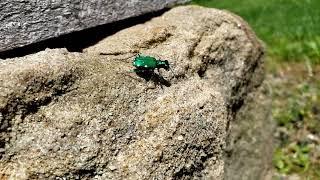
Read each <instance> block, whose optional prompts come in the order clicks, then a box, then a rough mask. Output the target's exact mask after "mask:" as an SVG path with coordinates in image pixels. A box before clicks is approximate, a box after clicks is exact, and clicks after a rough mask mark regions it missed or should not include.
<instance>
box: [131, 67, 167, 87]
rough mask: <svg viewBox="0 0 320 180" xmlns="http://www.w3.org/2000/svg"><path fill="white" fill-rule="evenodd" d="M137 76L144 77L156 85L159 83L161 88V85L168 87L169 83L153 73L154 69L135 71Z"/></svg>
mask: <svg viewBox="0 0 320 180" xmlns="http://www.w3.org/2000/svg"><path fill="white" fill-rule="evenodd" d="M135 73H136V74H137V75H138V76H139V77H141V78H143V79H145V80H146V81H147V82H148V81H152V82H154V83H155V84H156V85H160V86H161V88H162V85H164V86H166V87H170V86H171V83H170V82H169V81H168V80H166V79H164V78H163V77H162V76H161V75H159V74H157V73H155V72H154V71H136V72H135Z"/></svg>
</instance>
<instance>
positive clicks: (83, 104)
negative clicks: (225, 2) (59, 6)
mask: <svg viewBox="0 0 320 180" xmlns="http://www.w3.org/2000/svg"><path fill="white" fill-rule="evenodd" d="M136 53H142V54H146V55H152V56H155V57H158V58H161V59H167V60H169V62H170V64H171V67H172V72H171V71H165V70H163V69H161V70H160V72H159V73H160V75H154V76H153V77H152V78H150V79H149V81H146V80H145V79H143V78H141V77H139V76H137V75H136V74H135V73H130V70H132V65H131V61H132V58H133V56H134V55H135V54H136ZM262 55H263V48H262V46H261V43H260V42H259V41H258V40H257V38H256V36H255V35H254V34H253V32H252V31H251V30H250V28H249V27H248V25H247V24H246V23H245V22H244V21H243V20H241V19H240V18H239V17H237V16H235V15H233V14H230V13H228V12H225V11H219V10H214V9H206V8H201V7H197V6H185V7H177V8H174V9H172V10H170V11H168V12H166V13H165V14H163V15H162V16H160V17H157V18H154V19H152V20H151V21H149V22H147V23H145V24H139V25H136V26H133V27H131V28H128V29H124V30H122V31H120V32H118V33H116V34H114V35H112V36H110V37H107V38H106V39H104V40H102V41H101V42H99V43H97V44H96V45H94V46H92V47H89V48H88V49H86V50H85V52H84V53H69V52H67V51H66V50H64V49H55V50H51V49H47V50H46V51H42V52H39V53H36V54H32V55H28V56H25V57H22V58H15V59H6V60H3V61H0V112H1V114H0V118H1V119H0V120H1V127H0V133H1V138H0V148H1V152H0V153H1V161H0V172H2V174H1V175H0V177H2V178H4V179H6V178H17V179H28V178H29V179H48V178H49V179H54V178H67V179H76V178H81V179H152V178H155V179H199V178H200V179H223V178H224V177H230V176H226V172H228V171H227V170H226V169H229V167H231V166H229V163H230V162H229V161H228V160H226V156H225V151H226V150H228V151H229V152H230V149H227V147H229V148H230V147H231V148H232V147H239V148H241V146H233V145H231V146H229V145H228V144H229V143H228V141H230V140H228V139H231V140H232V139H233V138H228V137H231V136H232V132H230V131H231V130H232V129H234V128H232V125H233V124H234V122H235V120H236V117H237V114H238V112H239V111H241V109H242V107H245V105H246V100H245V99H246V97H247V95H248V94H250V92H256V89H257V88H258V87H259V85H260V84H261V82H262V80H263V69H262V68H263V67H262V64H263V60H262ZM243 102H244V103H243ZM249 107H250V106H249ZM262 109H263V108H262ZM244 114H245V113H244ZM264 116H267V114H266V113H265V114H264V113H261V117H260V118H258V117H257V118H256V119H254V120H253V121H251V122H255V121H258V122H259V123H261V124H264V125H265V126H268V121H264V119H265V118H266V117H264ZM241 117H244V116H241ZM243 121H244V120H243ZM238 124H239V123H238ZM230 127H231V128H230ZM252 127H253V128H255V126H252ZM259 127H260V125H259V126H258V128H259ZM265 131H269V129H268V128H266V129H265ZM236 132H237V133H236V134H239V133H238V132H240V131H238V130H237V131H236ZM265 134H268V133H265ZM255 135H257V134H255ZM257 136H259V134H258V135H257ZM264 138H265V136H262V138H260V144H259V145H258V146H259V147H260V146H262V147H264V146H268V144H266V143H264V140H265V139H264ZM248 143H249V144H250V139H249V141H248ZM251 148H252V149H251V150H252V151H254V150H255V148H256V147H255V146H254V143H253V146H251ZM231 150H232V149H231ZM238 151H241V149H238ZM270 151H271V150H270ZM270 151H268V150H266V152H263V153H264V154H262V152H261V153H257V154H256V155H255V156H256V158H257V161H260V160H261V159H259V158H260V157H262V156H264V155H265V153H271V152H270ZM249 152H250V151H249ZM236 154H237V153H234V155H236ZM231 157H232V158H234V156H231ZM227 158H228V157H227ZM232 158H229V160H230V159H232ZM241 162H242V163H243V164H244V165H243V167H244V168H243V171H251V172H250V174H254V175H255V176H252V177H262V176H263V173H262V171H261V168H263V167H261V168H256V169H254V168H252V166H255V165H256V164H252V163H250V162H251V161H248V163H246V159H245V158H243V159H241ZM231 163H232V162H231ZM266 163H267V162H261V164H266ZM236 166H237V165H235V166H233V167H236ZM230 169H231V170H232V169H234V168H230ZM232 172H235V171H229V172H228V173H232ZM238 176H239V177H241V174H239V175H238Z"/></svg>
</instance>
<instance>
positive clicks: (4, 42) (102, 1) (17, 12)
mask: <svg viewBox="0 0 320 180" xmlns="http://www.w3.org/2000/svg"><path fill="white" fill-rule="evenodd" d="M187 1H188V0H88V1H87V0H66V1H63V0H40V1H39V0H30V1H20V0H1V1H0V10H1V11H0V52H1V51H5V50H9V49H12V48H16V47H22V46H25V45H28V44H31V43H35V42H39V41H42V40H45V39H49V38H52V37H58V36H60V35H63V34H67V33H70V32H74V31H79V30H83V29H87V28H90V27H95V26H97V25H101V24H106V23H110V22H115V21H119V20H122V19H125V18H129V17H134V16H138V15H141V14H145V13H149V12H153V11H159V10H161V9H163V8H165V7H170V6H173V5H175V4H179V3H185V2H187Z"/></svg>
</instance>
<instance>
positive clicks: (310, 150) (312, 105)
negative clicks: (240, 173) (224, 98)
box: [193, 0, 320, 179]
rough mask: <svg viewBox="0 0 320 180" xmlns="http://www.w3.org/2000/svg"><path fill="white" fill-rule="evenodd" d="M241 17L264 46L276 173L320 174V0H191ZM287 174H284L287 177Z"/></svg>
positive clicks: (305, 176) (310, 176)
mask: <svg viewBox="0 0 320 180" xmlns="http://www.w3.org/2000/svg"><path fill="white" fill-rule="evenodd" d="M193 4H198V5H201V6H206V7H212V8H218V9H225V10H228V11H231V12H234V13H236V14H238V15H240V16H241V17H242V18H243V19H245V20H246V21H247V22H248V23H249V24H250V25H251V27H252V28H253V30H254V31H255V32H256V34H257V36H258V37H259V38H260V39H261V40H263V41H264V42H265V44H266V48H267V56H266V58H265V60H266V61H265V64H266V71H267V73H266V79H265V83H267V84H268V85H269V86H270V87H271V89H272V97H273V107H272V108H273V109H272V112H273V119H274V121H276V124H277V130H276V131H275V132H274V136H275V137H276V139H277V147H276V150H275V152H274V154H273V167H274V172H275V173H274V174H275V175H274V178H275V179H282V178H283V177H288V178H297V179H320V0H241V1H239V0H193ZM286 179H287V178H286Z"/></svg>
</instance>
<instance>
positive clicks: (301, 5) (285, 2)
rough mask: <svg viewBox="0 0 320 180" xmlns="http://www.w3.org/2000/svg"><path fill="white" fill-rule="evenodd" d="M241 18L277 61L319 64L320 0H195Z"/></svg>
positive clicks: (197, 2) (196, 2)
mask: <svg viewBox="0 0 320 180" xmlns="http://www.w3.org/2000/svg"><path fill="white" fill-rule="evenodd" d="M193 3H195V4H199V5H202V6H207V7H214V8H218V9H227V10H229V11H232V12H234V13H236V14H238V15H240V16H241V17H243V18H244V19H245V20H246V21H248V22H249V24H250V25H251V26H252V27H253V29H254V31H255V32H256V33H257V35H258V36H259V37H260V38H261V39H262V40H263V41H264V42H266V44H267V46H268V53H269V55H270V56H272V57H273V58H276V59H277V60H278V61H298V62H299V61H300V62H301V61H306V60H308V61H310V62H312V63H316V64H320V1H319V0H241V1H239V0H194V1H193Z"/></svg>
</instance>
